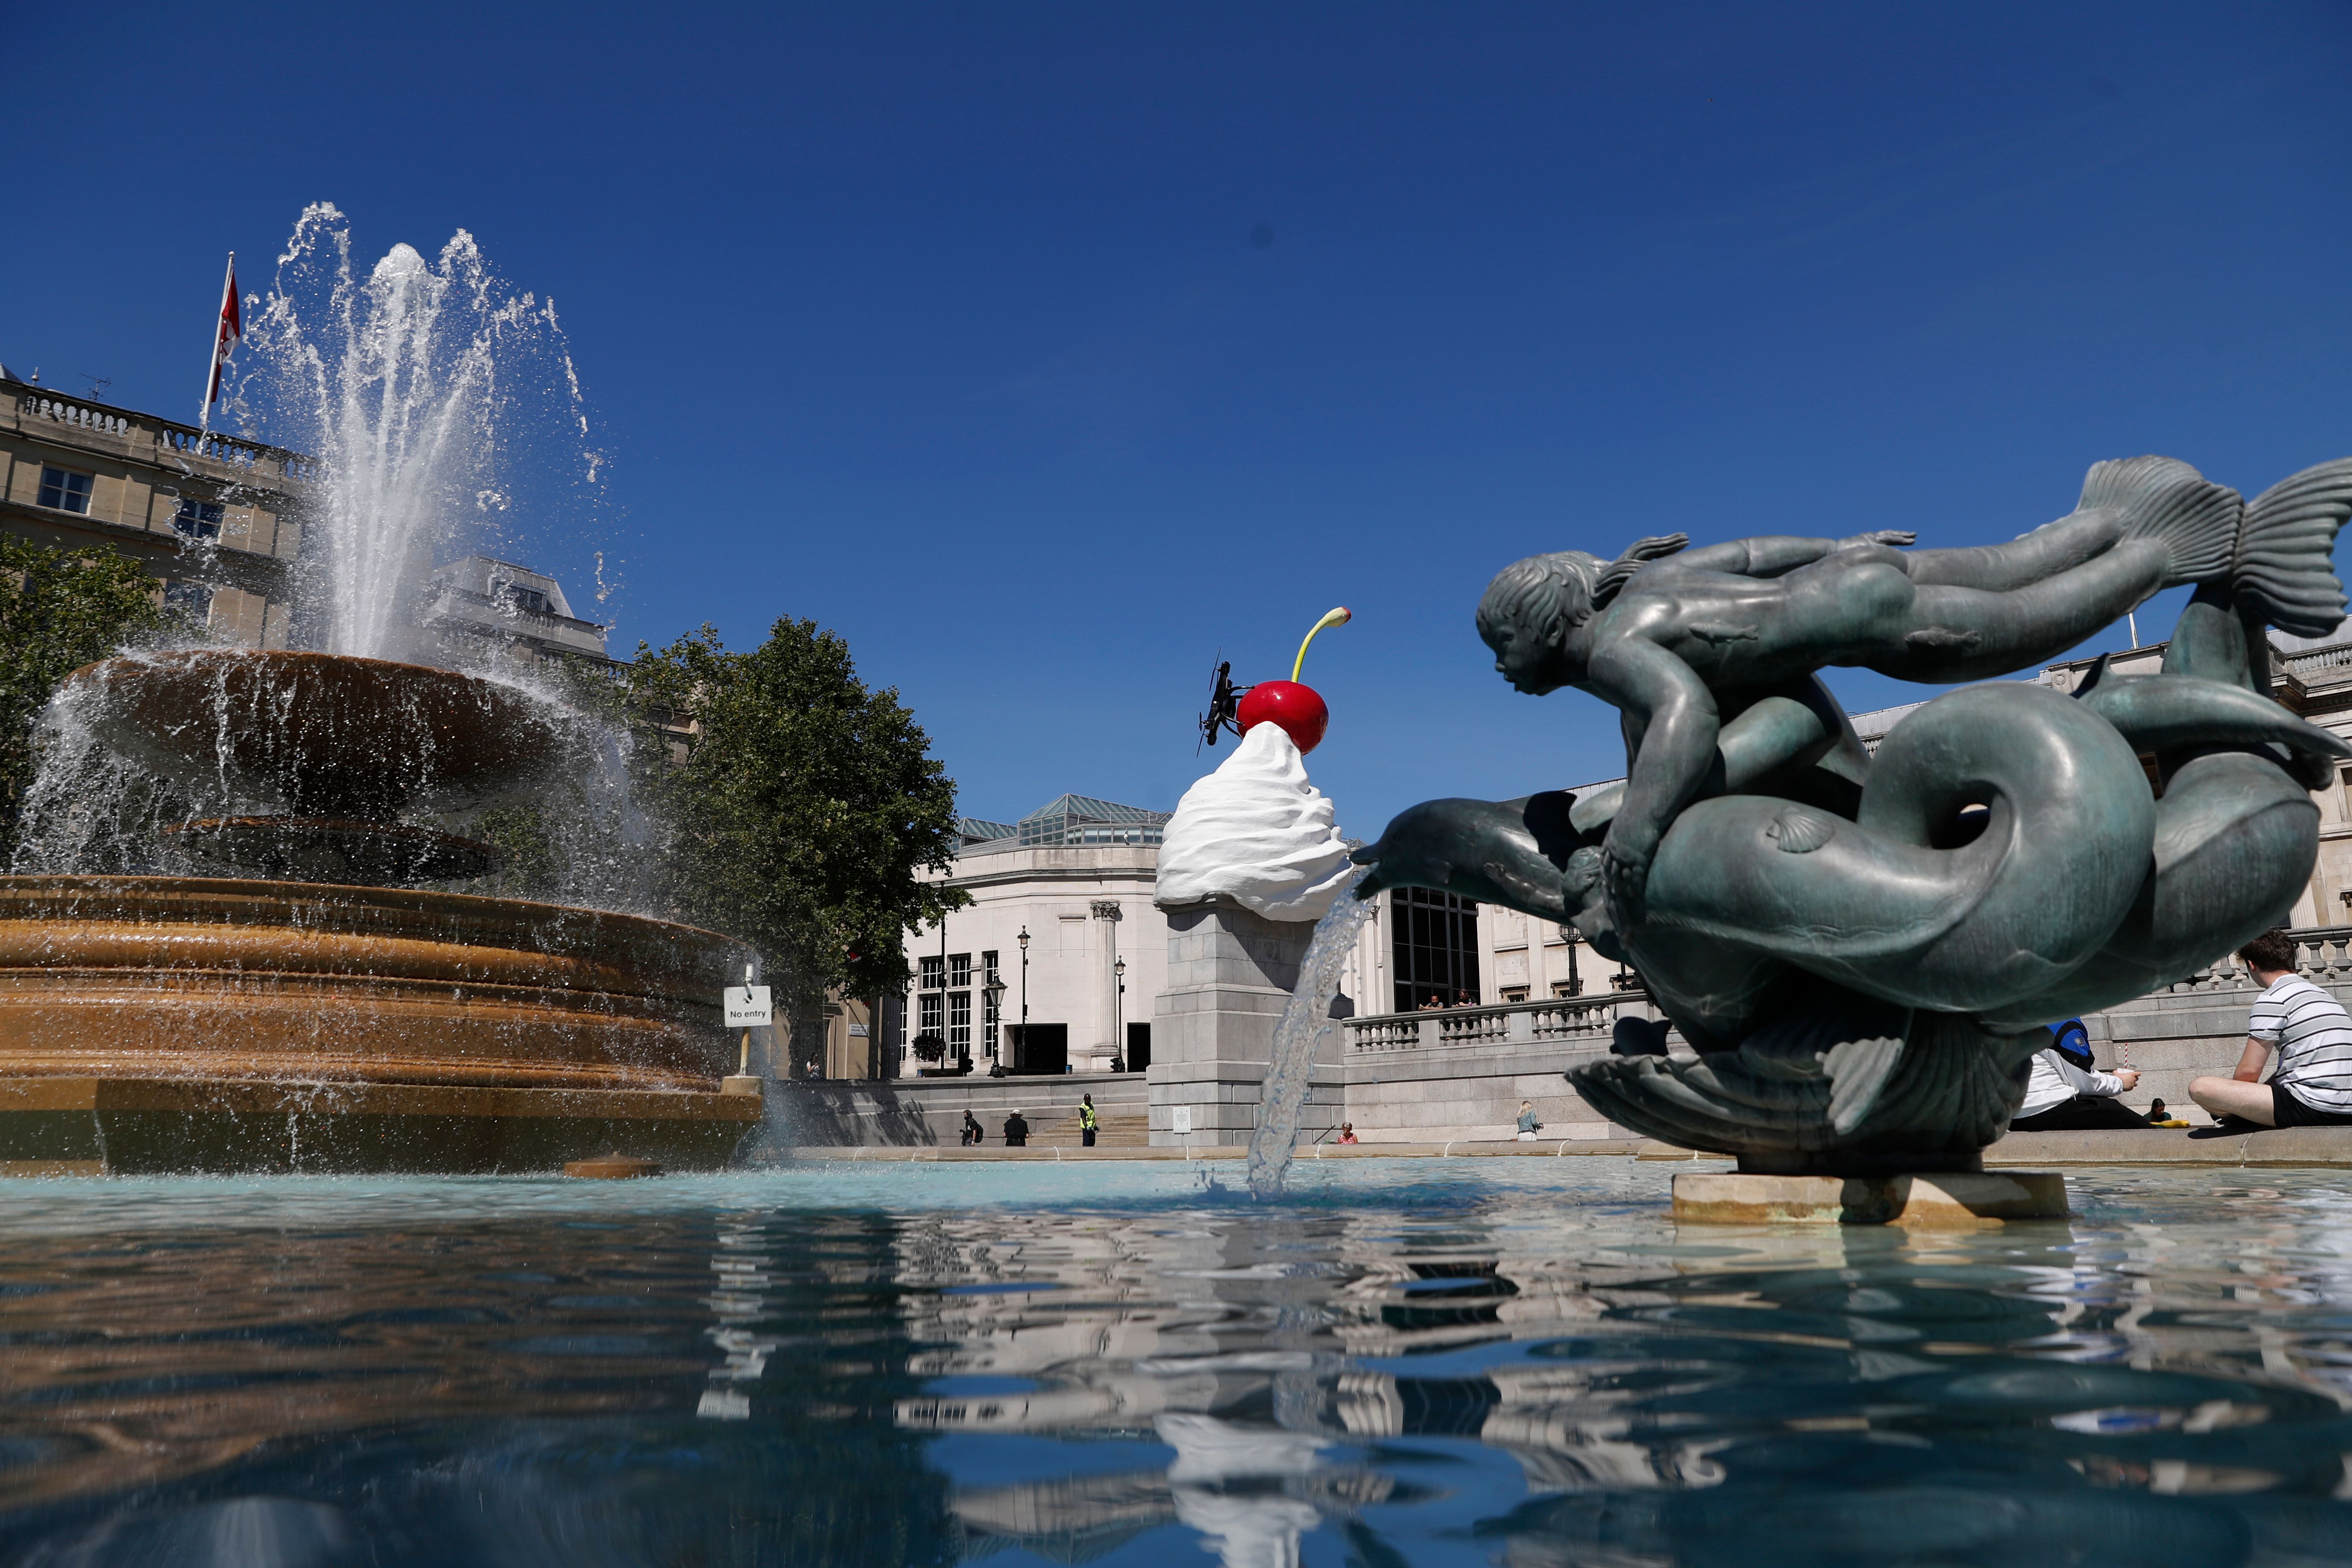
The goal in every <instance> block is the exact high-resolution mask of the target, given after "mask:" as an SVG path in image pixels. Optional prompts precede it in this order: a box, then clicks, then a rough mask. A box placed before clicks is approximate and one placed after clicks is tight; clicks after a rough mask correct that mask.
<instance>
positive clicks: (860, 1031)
mask: <svg viewBox="0 0 2352 1568" xmlns="http://www.w3.org/2000/svg"><path fill="white" fill-rule="evenodd" d="M849 1037H850V1038H851V1039H853V1040H863V1039H867V1038H870V1037H869V1036H868V1035H867V1034H866V1026H865V1025H863V1024H852V1025H850V1026H849Z"/></svg>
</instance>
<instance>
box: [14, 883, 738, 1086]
mask: <svg viewBox="0 0 2352 1568" xmlns="http://www.w3.org/2000/svg"><path fill="white" fill-rule="evenodd" d="M751 956H752V955H751V952H750V951H749V950H748V949H746V948H745V947H744V946H743V945H742V944H741V943H740V942H735V941H733V940H732V939H730V938H728V937H724V936H720V935H719V934H718V933H716V932H714V931H700V930H698V929H696V928H695V927H692V926H685V925H677V924H673V923H671V922H669V921H656V920H647V919H645V918H643V917H640V916H635V915H620V914H613V913H610V912H608V911H604V910H583V909H572V908H568V907H565V906H562V905H557V904H542V903H534V902H530V901H527V900H520V899H486V898H478V897H475V896H473V895H470V894H463V893H440V892H428V891H424V890H420V889H404V888H348V887H328V886H322V885H315V884H304V883H294V882H264V881H257V880H247V879H214V878H199V877H0V1079H8V1078H14V1077H42V1076H51V1075H89V1074H94V1075H100V1076H110V1077H125V1076H128V1077H133V1078H139V1079H168V1078H188V1077H199V1078H205V1079H247V1080H251V1079H267V1080H279V1081H287V1080H292V1081H301V1082H307V1083H311V1084H320V1083H337V1082H341V1083H373V1084H411V1085H436V1086H443V1087H451V1088H456V1087H465V1088H475V1089H640V1090H663V1091H672V1092H676V1091H691V1092H705V1091H707V1092H714V1093H715V1092H716V1091H717V1090H718V1089H719V1079H720V1078H721V1077H722V1076H723V1075H724V1074H726V1073H728V1072H730V1071H731V1070H733V1067H734V1064H735V1048H734V1047H735V1041H734V1040H733V1038H732V1037H730V1035H729V1033H728V1031H727V1030H726V1028H725V1027H724V1025H723V1022H722V1019H721V1016H720V1010H719V994H720V993H721V991H723V990H724V989H725V988H726V986H728V985H729V984H740V983H741V981H742V976H743V966H744V964H745V963H746V962H747V961H749V960H750V959H751Z"/></svg>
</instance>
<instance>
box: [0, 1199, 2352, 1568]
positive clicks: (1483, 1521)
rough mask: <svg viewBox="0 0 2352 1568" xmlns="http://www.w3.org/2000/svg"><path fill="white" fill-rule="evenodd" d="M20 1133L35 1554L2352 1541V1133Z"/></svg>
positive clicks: (1361, 1551) (706, 1556) (1110, 1555)
mask: <svg viewBox="0 0 2352 1568" xmlns="http://www.w3.org/2000/svg"><path fill="white" fill-rule="evenodd" d="M1204 1170H1205V1171H1213V1173H1214V1174H1215V1175H1216V1176H1219V1177H1222V1178H1223V1179H1226V1180H1230V1179H1233V1178H1234V1177H1235V1176H1237V1175H1238V1171H1237V1170H1234V1169H1232V1168H1213V1167H1197V1166H1196V1167H1182V1166H1171V1165H1146V1164H1134V1165H1125V1166H1120V1165H1107V1164H1089V1165H1083V1166H1081V1165H1077V1164H1075V1163H1074V1164H1069V1165H1064V1166H1059V1167H1055V1166H1052V1165H1034V1164H1024V1165H1009V1164H1008V1165H928V1166H926V1165H896V1166H856V1167H833V1168H829V1169H822V1168H812V1169H803V1170H791V1171H781V1172H771V1173H761V1174H756V1175H742V1176H730V1177H723V1178H710V1179H673V1180H664V1181H658V1182H647V1183H635V1184H590V1183H573V1184H558V1183H552V1182H528V1181H518V1180H496V1179H492V1180H480V1181H466V1182H424V1181H415V1182H409V1181H399V1182H363V1181H299V1180H289V1181H269V1182H236V1183H228V1182H196V1181H188V1182H168V1183H167V1182H131V1181H120V1182H91V1183H86V1184H82V1183H62V1182H61V1183H27V1182H15V1183H7V1184H5V1185H0V1198H5V1211H0V1213H4V1214H5V1217H0V1243H5V1245H0V1332H5V1343H6V1348H5V1361H0V1369H5V1397H0V1506H4V1507H5V1512H0V1560H5V1561H7V1562H11V1563H40V1564H118V1563H141V1564H144V1563H156V1564H163V1563H171V1564H175V1565H177V1564H189V1565H199V1568H200V1565H205V1564H213V1563H219V1564H229V1563H236V1564H240V1565H262V1568H295V1565H300V1568H338V1565H341V1564H347V1563H348V1564H360V1563H448V1564H474V1563H481V1564H510V1563H511V1564H525V1563H528V1564H541V1563H545V1564H557V1563H561V1564H566V1565H571V1568H596V1565H601V1564H640V1563H646V1564H680V1565H684V1564H719V1563H747V1564H748V1563H944V1562H951V1561H955V1560H958V1559H964V1558H983V1557H984V1558H989V1559H992V1562H994V1563H1002V1564H1006V1565H1008V1568H1009V1565H1011V1564H1016V1563H1036V1562H1045V1563H1210V1562H1213V1561H1221V1562H1223V1563H1226V1564H1231V1565H1234V1568H1242V1565H1244V1564H1248V1565H1267V1568H1272V1565H1275V1564H1283V1563H1308V1564H1330V1565H1334V1568H1337V1565H1339V1564H1361V1565H1364V1568H1386V1565H1389V1564H1394V1563H1510V1564H1528V1565H1533V1564H1552V1563H1563V1564H1564V1563H1589V1564H1596V1565H1608V1568H1641V1565H1650V1564H1669V1563H1688V1564H1726V1565H1730V1564H1741V1565H1747V1564H1759V1563H1790V1564H1800V1563H1801V1564H1846V1563H1853V1564H1862V1563H1904V1564H1946V1563H1953V1564H1958V1563H2158V1562H2161V1563H2265V1564H2293V1563H2336V1562H2352V1501H2347V1499H2352V1184H2346V1183H2344V1182H2343V1181H2342V1179H2341V1178H2340V1177H2337V1176H2334V1175H2321V1174H2317V1173H2314V1174H2310V1175H2304V1174H2298V1173H2241V1172H2229V1171H2211V1172H2199V1173H2188V1174H2181V1173H2168V1174H2158V1173H2146V1174H2140V1173H2093V1174H2087V1175H2077V1176H2075V1177H2074V1178H2073V1183H2074V1204H2075V1208H2076V1209H2077V1211H2078V1214H2077V1217H2076V1218H2074V1220H2072V1221H2067V1222H2056V1221H2053V1222H2048V1223H2042V1224H2035V1225H2024V1226H2010V1227H2008V1228H2006V1229H1994V1230H1986V1231H1978V1232H1969V1233H1948V1234H1940V1235H1939V1234H1932V1233H1929V1234H1916V1235H1913V1234H1906V1233H1903V1232H1901V1231H1895V1230H1849V1231H1835V1232H1826V1233H1824V1232H1818V1231H1801V1230H1798V1229H1794V1228H1788V1229H1780V1230H1764V1229H1754V1230H1749V1229H1730V1228H1721V1227H1708V1228H1696V1227H1684V1228H1681V1229H1677V1228H1676V1227H1675V1225H1674V1224H1673V1223H1672V1222H1671V1221H1670V1220H1669V1219H1668V1218H1667V1216H1666V1212H1665V1206H1664V1198H1665V1183H1666V1175H1665V1173H1664V1172H1663V1171H1661V1170H1660V1169H1659V1168H1658V1167H1655V1166H1651V1167H1643V1166H1639V1165H1635V1164H1632V1163H1624V1162H1619V1161H1614V1160H1604V1159H1589V1158H1588V1159H1579V1160H1572V1161H1560V1162H1548V1161H1536V1160H1509V1161H1454V1162H1443V1163H1441V1162H1436V1161H1413V1162H1405V1161H1399V1162H1386V1161H1351V1162H1348V1163H1338V1162H1332V1163H1322V1164H1316V1163H1309V1164H1307V1166H1305V1167H1303V1168H1302V1169H1300V1170H1299V1171H1297V1172H1296V1173H1294V1174H1293V1178H1292V1184H1293V1195H1292V1197H1291V1198H1290V1199H1289V1200H1288V1201H1286V1202H1285V1203H1283V1204H1280V1205H1255V1204H1253V1203H1251V1202H1250V1201H1248V1200H1247V1199H1246V1198H1245V1197H1240V1196H1236V1195H1235V1194H1233V1193H1231V1192H1229V1191H1226V1190H1224V1189H1223V1187H1221V1186H1220V1185H1218V1184H1216V1182H1215V1181H1213V1180H1211V1179H1209V1177H1207V1176H1204V1174H1203V1172H1204Z"/></svg>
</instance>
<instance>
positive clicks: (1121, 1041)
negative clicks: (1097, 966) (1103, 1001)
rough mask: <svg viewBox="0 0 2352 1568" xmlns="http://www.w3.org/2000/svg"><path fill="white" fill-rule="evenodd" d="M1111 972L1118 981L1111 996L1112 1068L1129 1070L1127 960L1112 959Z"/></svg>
mask: <svg viewBox="0 0 2352 1568" xmlns="http://www.w3.org/2000/svg"><path fill="white" fill-rule="evenodd" d="M1110 972H1111V974H1112V976H1113V978H1114V979H1115V980H1116V981H1117V985H1116V987H1115V988H1114V989H1113V991H1112V992H1111V998H1110V1070H1111V1071H1113V1072H1125V1071H1126V1070H1127V960H1126V959H1125V958H1123V957H1121V958H1114V959H1112V960H1111V961H1110Z"/></svg>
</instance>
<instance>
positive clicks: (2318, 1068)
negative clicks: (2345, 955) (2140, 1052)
mask: <svg viewBox="0 0 2352 1568" xmlns="http://www.w3.org/2000/svg"><path fill="white" fill-rule="evenodd" d="M2238 956H2239V957H2240V958H2242V959H2243V960H2245V963H2246V967H2247V969H2248V970H2250V971H2252V973H2253V977H2254V979H2255V981H2256V982H2257V983H2259V984H2261V986H2262V987H2263V994H2261V995H2260V996H2258V997H2256V998H2255V999H2254V1006H2253V1016H2252V1020H2251V1021H2250V1022H2249V1024H2248V1026H2247V1029H2246V1049H2245V1053H2244V1054H2243V1055H2242V1056H2241V1057H2240V1058H2238V1070H2237V1073H2236V1074H2235V1075H2234V1076H2233V1077H2231V1078H2200V1079H2196V1080H2194V1081H2193V1082H2191V1083H2190V1084H2189V1095H2190V1097H2191V1098H2193V1099H2194V1100H2196V1101H2197V1103H2198V1104H2200V1105H2201V1106H2203V1107H2204V1108H2205V1109H2206V1110H2210V1111H2211V1112H2212V1113H2213V1114H2214V1115H2215V1116H2216V1117H2221V1116H2235V1117H2239V1118H2241V1119H2242V1120H2244V1121H2252V1122H2254V1123H2256V1124H2257V1125H2259V1126H2263V1127H2314V1126H2333V1125H2343V1124H2352V1017H2347V1016H2345V1012H2344V1009H2343V1007H2342V1006H2341V1005H2338V1004H2337V1002H2336V998H2335V997H2333V996H2330V995H2329V994H2327V993H2326V992H2325V991H2323V990H2321V989H2320V988H2319V987H2318V986H2316V985H2314V984H2312V983H2311V982H2310V981H2308V980H2305V979H2304V978H2303V977H2302V976H2301V975H2299V974H2297V973H2295V972H2294V939H2293V938H2292V937H2290V936H2288V935H2287V934H2286V932H2284V931H2264V932H2263V934H2262V935H2260V936H2258V937H2256V938H2254V940H2253V941H2252V942H2248V943H2246V945H2245V946H2243V947H2242V948H2240V949H2239V950H2238ZM2273 1051H2276V1052H2277V1053H2278V1070H2277V1071H2276V1072H2273V1074H2271V1080H2270V1082H2268V1083H2264V1082H2263V1081H2262V1077H2263V1063H2264V1061H2265V1060H2267V1059H2268V1058H2269V1057H2270V1054H2271V1053H2272V1052H2273Z"/></svg>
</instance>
